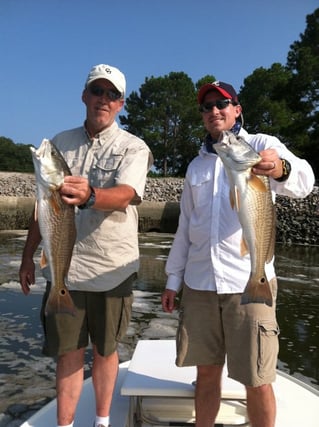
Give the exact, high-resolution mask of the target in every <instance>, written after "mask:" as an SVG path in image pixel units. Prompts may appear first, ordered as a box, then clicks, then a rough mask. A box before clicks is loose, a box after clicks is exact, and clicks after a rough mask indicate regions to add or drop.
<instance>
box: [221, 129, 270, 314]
mask: <svg viewBox="0 0 319 427" xmlns="http://www.w3.org/2000/svg"><path fill="white" fill-rule="evenodd" d="M214 148H215V149H216V151H217V153H218V154H219V156H220V158H221V160H222V162H223V164H224V166H225V169H226V173H227V176H228V179H229V183H230V202H231V206H232V208H233V209H234V207H235V209H236V211H237V213H238V218H239V222H240V224H241V226H242V231H243V237H242V242H241V248H240V253H241V255H242V256H244V255H246V254H247V253H249V254H250V264H251V271H250V277H249V280H248V283H247V285H246V288H245V290H244V293H243V295H242V304H248V303H265V304H267V305H269V306H272V304H273V297H272V292H271V289H270V286H269V283H268V280H267V277H266V274H265V263H269V262H270V261H271V259H272V258H273V255H274V250H275V233H276V215H275V205H274V203H273V201H272V197H271V191H270V185H269V178H268V177H266V176H262V175H254V174H253V173H252V172H251V168H252V167H253V166H254V165H255V164H257V163H259V162H260V161H261V157H260V156H259V154H258V153H257V152H256V151H255V150H254V149H253V148H252V147H251V146H250V145H249V144H248V143H247V142H246V141H245V140H244V139H243V138H241V137H240V136H235V135H234V134H233V133H232V132H225V131H224V132H222V134H221V136H220V138H219V141H218V142H217V143H216V144H214Z"/></svg>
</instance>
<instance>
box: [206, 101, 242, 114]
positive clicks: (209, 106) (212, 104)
mask: <svg viewBox="0 0 319 427" xmlns="http://www.w3.org/2000/svg"><path fill="white" fill-rule="evenodd" d="M230 104H232V105H237V104H236V102H234V101H232V100H231V99H218V100H217V101H216V102H206V104H201V105H200V106H199V111H200V112H201V113H210V112H211V111H212V109H213V107H216V108H218V110H224V108H226V107H228V105H230Z"/></svg>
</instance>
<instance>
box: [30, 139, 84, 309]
mask: <svg viewBox="0 0 319 427" xmlns="http://www.w3.org/2000/svg"><path fill="white" fill-rule="evenodd" d="M30 149H31V153H32V160H33V164H34V169H35V176H36V185H37V201H36V206H35V215H36V219H37V220H38V222H39V228H40V232H41V236H42V242H43V253H42V259H41V262H40V266H41V267H42V268H47V267H48V268H49V269H50V275H51V289H50V293H49V296H48V300H47V302H46V306H45V314H46V315H48V314H50V313H68V314H71V315H73V314H74V313H75V307H74V304H73V301H72V298H71V295H70V293H69V291H68V289H67V287H66V285H65V282H64V281H65V278H66V276H67V273H68V270H69V266H70V262H71V257H72V250H73V246H74V243H75V238H76V229H75V221H74V206H73V205H67V204H66V203H64V202H63V201H62V199H61V196H60V193H59V189H60V187H61V186H62V184H63V180H64V176H66V175H71V172H70V170H69V167H68V165H67V163H66V162H65V160H64V158H63V157H62V155H61V153H60V152H59V151H58V150H57V148H56V147H55V146H54V145H53V144H52V143H51V142H50V141H49V140H48V139H44V140H43V141H42V143H41V145H40V147H39V148H38V149H37V150H36V149H35V148H33V147H30Z"/></svg>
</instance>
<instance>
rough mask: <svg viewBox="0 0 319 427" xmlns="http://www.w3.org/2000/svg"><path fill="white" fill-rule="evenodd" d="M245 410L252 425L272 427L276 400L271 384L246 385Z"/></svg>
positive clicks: (253, 426) (255, 426)
mask: <svg viewBox="0 0 319 427" xmlns="http://www.w3.org/2000/svg"><path fill="white" fill-rule="evenodd" d="M246 390H247V411H248V416H249V420H250V422H251V425H252V427H274V425H275V419H276V400H275V395H274V392H273V388H272V385H271V384H265V385H262V386H260V387H246Z"/></svg>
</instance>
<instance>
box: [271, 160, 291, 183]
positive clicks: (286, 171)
mask: <svg viewBox="0 0 319 427" xmlns="http://www.w3.org/2000/svg"><path fill="white" fill-rule="evenodd" d="M280 160H281V165H282V175H281V177H279V178H275V181H278V182H283V181H286V179H288V176H289V175H290V172H291V165H290V163H289V162H288V160H285V159H280Z"/></svg>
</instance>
